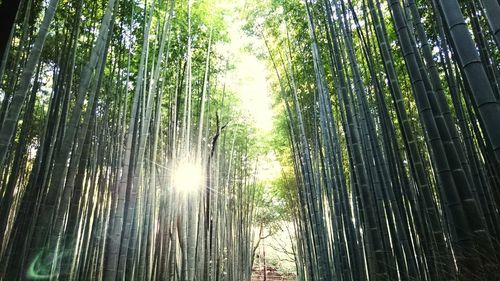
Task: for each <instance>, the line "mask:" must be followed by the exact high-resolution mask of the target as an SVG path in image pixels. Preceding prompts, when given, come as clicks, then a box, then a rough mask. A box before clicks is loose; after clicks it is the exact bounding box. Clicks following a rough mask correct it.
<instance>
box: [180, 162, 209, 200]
mask: <svg viewBox="0 0 500 281" xmlns="http://www.w3.org/2000/svg"><path fill="white" fill-rule="evenodd" d="M173 180H174V188H175V189H176V190H177V191H180V192H183V193H193V192H195V191H197V190H199V189H200V188H201V186H202V183H203V170H202V168H201V166H200V165H198V164H195V163H190V162H182V163H180V164H179V165H178V166H177V168H176V169H175V171H174V175H173Z"/></svg>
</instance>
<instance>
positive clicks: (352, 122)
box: [247, 0, 500, 280]
mask: <svg viewBox="0 0 500 281" xmlns="http://www.w3.org/2000/svg"><path fill="white" fill-rule="evenodd" d="M499 8H500V6H499V3H498V1H488V0H481V1H456V0H446V1H445V0H428V1H427V0H424V1H415V0H388V1H384V0H361V1H355V0H337V1H330V0H318V1H311V0H305V1H285V0H283V1H267V2H266V3H265V4H264V3H262V2H260V1H259V2H255V3H254V7H253V10H251V11H248V13H247V17H248V18H249V19H250V20H249V23H248V25H247V29H248V31H249V32H251V33H253V34H255V35H256V36H259V37H260V38H261V39H262V40H264V41H265V44H266V50H265V51H264V52H266V53H267V58H268V61H269V65H270V68H272V69H274V71H275V78H276V82H275V86H274V87H275V92H276V93H277V95H278V98H277V100H278V103H280V104H281V106H282V108H283V114H282V118H281V123H280V126H281V130H282V131H283V132H282V133H281V134H282V136H281V137H279V138H278V140H280V141H281V144H285V145H286V144H287V143H288V144H290V149H289V150H288V151H287V150H283V149H282V150H281V157H282V162H283V163H284V165H288V166H289V167H290V169H292V170H293V171H294V174H295V175H294V176H290V177H289V182H290V185H289V186H290V188H289V190H288V195H287V197H288V201H289V204H290V205H291V206H292V209H293V210H294V225H295V231H296V237H297V239H296V243H297V245H296V247H297V251H296V252H297V259H296V263H297V274H298V280H498V279H499V278H500V277H499V269H500V261H499V258H500V257H499V256H498V253H500V248H499V247H500V244H499V234H500V233H499V230H500V228H499V227H500V220H499V213H498V206H499V203H500V201H499V198H500V193H499V190H500V189H499V187H500V186H499V183H500V177H499V172H500V169H499V167H500V166H499V163H500V162H499V160H500V158H499V145H500V126H499V125H498V122H499V120H500V103H499V102H500V100H499V97H500V95H499V94H500V92H499V87H498V81H499V80H498V79H499V78H500V76H499V74H500V72H499V71H500V64H499V59H500V49H499V46H500V41H499V40H498V35H499V32H500V29H499V28H500V25H499V21H498V19H499V17H498V15H500V13H499V12H498V11H500V10H499ZM259 19H260V20H259Z"/></svg>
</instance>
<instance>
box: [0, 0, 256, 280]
mask: <svg viewBox="0 0 500 281" xmlns="http://www.w3.org/2000/svg"><path fill="white" fill-rule="evenodd" d="M193 2H194V1H173V0H165V1H158V0H152V1H144V2H142V1H128V0H121V1H120V0H107V1H86V0H77V1H65V0H51V1H33V0H22V1H20V3H19V6H18V10H17V14H16V20H15V24H14V26H13V28H12V31H11V32H10V33H9V38H8V40H7V42H8V44H7V45H6V46H5V47H6V50H7V51H6V52H5V55H4V56H3V60H2V67H1V71H0V77H1V85H2V86H1V88H2V95H3V96H2V98H3V99H2V106H1V114H0V124H1V129H0V136H1V137H0V155H1V156H0V158H1V160H0V161H1V165H0V167H1V168H0V172H1V174H0V183H1V184H0V187H1V189H0V194H1V197H0V198H1V203H0V206H1V207H0V241H1V244H0V268H1V269H0V272H1V274H0V280H9V281H12V280H108V281H110V280H249V278H250V274H251V265H250V261H251V259H252V257H251V254H252V253H251V249H252V248H251V247H252V241H253V240H252V233H251V221H252V216H253V213H254V212H253V208H254V202H255V200H254V198H255V190H256V189H255V188H254V187H255V177H254V170H255V166H256V162H255V159H256V155H255V153H254V152H252V151H253V149H252V147H253V145H254V143H255V140H254V137H253V136H252V134H251V133H249V130H250V129H249V127H248V126H247V125H245V123H244V122H243V123H242V122H241V120H239V119H238V118H237V112H236V111H235V110H234V109H233V108H232V107H231V104H230V103H231V102H232V101H234V94H233V93H231V92H230V91H226V90H225V80H224V76H225V73H226V71H227V69H228V65H229V64H228V62H227V60H228V59H229V58H228V57H225V56H224V55H225V54H221V53H220V52H219V51H217V50H216V49H215V47H214V46H217V44H219V43H220V42H223V41H225V40H226V39H227V38H226V37H227V34H226V33H225V24H224V22H223V20H222V15H221V14H220V13H216V12H215V10H212V11H214V13H207V11H208V9H209V8H211V9H214V8H213V6H212V5H214V2H213V1H212V2H211V1H196V2H195V3H193ZM4 3H5V1H2V4H4ZM2 28H3V27H2Z"/></svg>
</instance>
